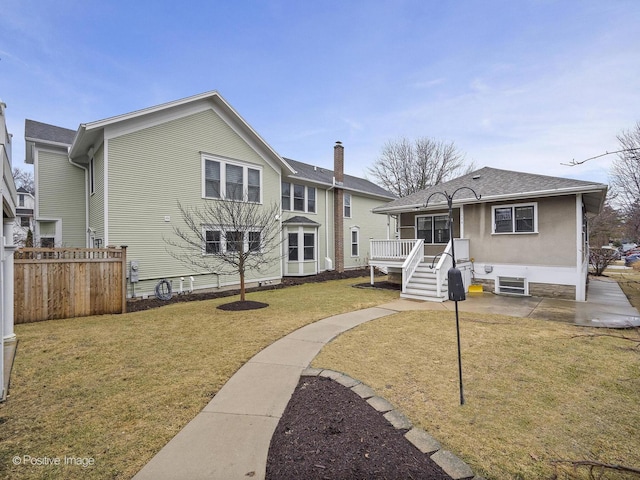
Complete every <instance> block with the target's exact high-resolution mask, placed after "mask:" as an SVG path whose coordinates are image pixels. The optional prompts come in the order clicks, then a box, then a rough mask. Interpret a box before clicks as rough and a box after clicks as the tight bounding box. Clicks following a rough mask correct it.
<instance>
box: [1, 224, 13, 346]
mask: <svg viewBox="0 0 640 480" xmlns="http://www.w3.org/2000/svg"><path fill="white" fill-rule="evenodd" d="M13 221H14V219H11V223H5V224H4V225H3V229H2V233H3V235H4V239H3V240H4V252H3V258H2V297H3V300H4V302H3V305H2V322H3V327H4V328H3V334H4V336H3V341H4V342H5V343H6V342H12V341H14V340H15V339H16V334H15V333H13V252H15V250H16V246H15V245H14V244H13Z"/></svg>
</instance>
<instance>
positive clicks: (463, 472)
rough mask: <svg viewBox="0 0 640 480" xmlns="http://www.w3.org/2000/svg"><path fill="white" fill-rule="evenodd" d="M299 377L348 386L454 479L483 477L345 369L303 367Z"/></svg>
mask: <svg viewBox="0 0 640 480" xmlns="http://www.w3.org/2000/svg"><path fill="white" fill-rule="evenodd" d="M300 376H301V377H326V378H330V379H331V380H333V381H335V382H337V383H339V384H340V385H342V386H344V387H347V388H349V389H351V390H352V391H353V392H354V393H356V394H357V395H358V396H359V397H360V398H362V399H363V400H365V401H366V402H367V403H368V404H369V405H371V406H372V407H373V408H375V409H376V410H377V411H378V412H380V413H382V414H383V416H384V418H385V419H386V420H387V421H388V422H389V423H390V424H391V425H393V427H394V428H396V429H397V430H407V432H406V433H405V434H404V437H405V438H406V439H407V440H408V441H409V442H411V443H412V444H413V445H414V446H415V447H416V448H417V449H418V450H420V451H421V452H422V453H424V454H425V455H429V457H430V458H431V460H433V461H434V462H435V463H436V464H437V465H438V466H439V467H440V468H442V470H444V472H445V473H446V474H447V475H449V476H450V477H451V478H452V479H453V480H466V479H470V480H484V478H483V477H480V476H477V475H474V474H473V471H472V470H471V468H470V467H469V465H467V464H466V463H464V462H463V461H462V460H460V458H458V457H457V456H455V455H454V454H453V453H451V452H449V451H448V450H443V449H442V446H441V445H440V443H439V442H438V441H437V440H436V439H435V438H433V437H432V436H431V435H429V434H428V433H427V432H425V431H424V430H422V429H421V428H417V427H414V426H413V424H412V423H411V422H410V421H409V419H408V418H407V417H405V416H404V415H403V414H402V413H401V412H399V411H398V410H396V409H394V407H393V405H391V403H389V402H388V401H387V400H385V399H384V398H382V397H378V396H376V394H375V392H374V391H373V389H372V388H371V387H369V386H368V385H366V384H364V383H362V382H361V381H359V380H356V379H355V378H352V377H350V376H348V375H346V374H344V373H341V372H336V371H334V370H325V369H322V368H306V369H305V370H303V371H302V373H301V374H300Z"/></svg>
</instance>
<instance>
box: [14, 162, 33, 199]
mask: <svg viewBox="0 0 640 480" xmlns="http://www.w3.org/2000/svg"><path fill="white" fill-rule="evenodd" d="M13 180H14V181H15V182H16V188H20V187H23V188H24V189H25V190H26V191H27V192H29V193H30V194H31V195H34V194H35V192H36V190H35V182H34V180H33V172H30V171H28V170H21V169H20V168H19V167H14V168H13Z"/></svg>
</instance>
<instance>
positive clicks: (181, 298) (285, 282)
mask: <svg viewBox="0 0 640 480" xmlns="http://www.w3.org/2000/svg"><path fill="white" fill-rule="evenodd" d="M369 274H370V273H369V269H368V268H359V269H356V270H347V271H346V272H342V273H338V272H336V271H327V272H322V273H319V274H317V275H310V276H308V277H285V278H283V279H282V283H279V284H277V285H264V286H262V287H253V288H247V292H257V291H263V290H277V289H280V288H285V287H289V286H292V285H302V284H303V283H317V282H326V281H328V280H341V279H345V278H360V277H366V276H368V275H369ZM239 294H240V290H225V291H223V292H220V291H209V292H202V293H187V294H183V295H174V296H172V297H171V299H169V300H160V299H158V298H155V297H149V298H145V299H142V298H136V299H130V300H128V301H127V312H137V311H140V310H149V309H151V308H158V307H164V306H165V305H171V304H174V303H180V302H193V301H198V300H211V299H214V298H225V297H233V296H235V295H239Z"/></svg>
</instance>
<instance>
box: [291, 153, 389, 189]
mask: <svg viewBox="0 0 640 480" xmlns="http://www.w3.org/2000/svg"><path fill="white" fill-rule="evenodd" d="M284 160H285V161H286V162H287V163H288V164H289V165H291V166H292V167H293V169H294V170H295V171H296V173H295V174H294V175H289V176H288V177H287V178H291V179H300V180H307V181H309V182H313V183H318V184H322V185H329V186H333V170H329V169H327V168H322V167H316V166H314V165H309V164H308V163H302V162H298V161H297V160H292V159H290V158H285V159H284ZM343 187H344V189H345V190H351V191H354V192H362V193H365V194H369V195H374V196H377V197H383V198H389V199H392V198H395V195H393V194H392V193H391V192H388V191H387V190H385V189H384V188H382V187H380V186H378V185H376V184H375V183H372V182H370V181H369V180H365V179H364V178H359V177H354V176H352V175H345V176H344V185H343Z"/></svg>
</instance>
